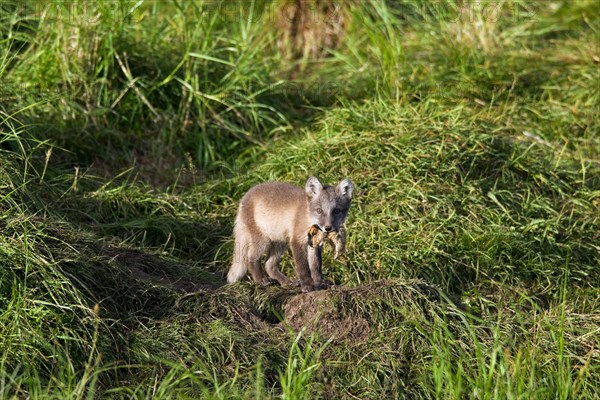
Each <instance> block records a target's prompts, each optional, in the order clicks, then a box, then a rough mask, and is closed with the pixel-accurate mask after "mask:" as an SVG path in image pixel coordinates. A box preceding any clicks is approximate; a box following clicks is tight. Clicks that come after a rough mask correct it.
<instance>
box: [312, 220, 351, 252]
mask: <svg viewBox="0 0 600 400" xmlns="http://www.w3.org/2000/svg"><path fill="white" fill-rule="evenodd" d="M325 242H328V243H330V244H331V245H332V246H333V247H334V248H335V255H334V256H333V259H334V260H337V258H338V257H339V255H340V254H342V255H344V254H346V228H344V226H343V225H342V226H340V230H339V231H331V232H325V231H322V230H321V229H319V227H318V226H317V225H313V226H311V227H310V229H309V230H308V244H309V245H310V246H312V247H322V246H323V243H325Z"/></svg>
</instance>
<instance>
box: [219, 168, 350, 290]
mask: <svg viewBox="0 0 600 400" xmlns="http://www.w3.org/2000/svg"><path fill="white" fill-rule="evenodd" d="M353 192H354V185H353V184H352V182H351V181H350V180H349V179H344V180H342V181H341V182H340V183H338V184H337V186H335V187H333V186H323V184H321V182H319V180H318V179H317V178H315V177H310V178H309V179H308V180H307V181H306V185H305V188H304V190H303V189H302V188H299V187H296V186H293V185H290V184H287V183H282V182H268V183H262V184H259V185H257V186H255V187H253V188H252V189H250V190H249V191H248V192H247V193H246V194H245V195H244V197H243V198H242V200H241V201H240V206H239V209H238V214H237V217H236V219H235V227H234V229H233V234H234V237H235V249H234V255H233V263H232V265H231V268H230V269H229V273H228V274H227V282H229V283H233V282H236V281H238V280H239V279H241V278H242V277H244V275H246V272H247V271H250V274H251V275H252V278H253V279H254V281H255V282H257V283H260V284H267V283H269V282H270V280H271V279H274V280H276V281H277V282H279V283H280V284H281V285H293V284H294V283H295V282H292V281H291V280H290V279H289V278H288V277H286V276H285V275H284V274H283V273H282V272H281V270H280V269H279V262H280V261H281V257H282V256H283V253H284V252H285V250H286V248H287V246H288V244H289V246H290V247H291V249H292V256H293V257H294V262H295V264H296V274H297V276H298V279H299V283H300V286H301V287H302V291H303V292H309V291H312V290H320V289H324V288H326V287H327V285H326V283H325V282H324V280H323V275H322V274H321V261H322V257H321V253H322V252H321V250H322V248H321V246H315V247H313V246H309V239H310V237H309V230H310V229H311V227H312V226H313V225H317V227H318V228H319V229H321V230H322V231H325V232H339V230H340V228H341V227H342V224H343V223H344V221H345V219H346V216H347V215H348V209H349V208H350V203H351V201H352V193H353ZM265 255H266V256H267V260H266V262H265V270H266V272H267V275H268V277H267V276H265V274H264V272H263V270H262V269H261V266H260V261H261V258H262V257H263V256H265ZM269 278H271V279H269Z"/></svg>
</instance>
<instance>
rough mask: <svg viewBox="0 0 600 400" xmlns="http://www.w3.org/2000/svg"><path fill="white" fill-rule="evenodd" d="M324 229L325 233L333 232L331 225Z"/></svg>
mask: <svg viewBox="0 0 600 400" xmlns="http://www.w3.org/2000/svg"><path fill="white" fill-rule="evenodd" d="M323 229H325V232H331V225H325V226H324V227H323Z"/></svg>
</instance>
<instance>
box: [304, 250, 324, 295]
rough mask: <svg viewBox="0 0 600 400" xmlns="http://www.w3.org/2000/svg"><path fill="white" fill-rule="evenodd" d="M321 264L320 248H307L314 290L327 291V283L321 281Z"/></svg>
mask: <svg viewBox="0 0 600 400" xmlns="http://www.w3.org/2000/svg"><path fill="white" fill-rule="evenodd" d="M322 263H323V250H322V247H321V246H318V247H310V246H309V247H308V265H309V266H310V276H311V278H312V283H313V287H314V290H322V289H327V283H325V281H324V280H323V274H322V273H321V266H322Z"/></svg>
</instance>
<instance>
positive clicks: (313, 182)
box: [305, 176, 323, 199]
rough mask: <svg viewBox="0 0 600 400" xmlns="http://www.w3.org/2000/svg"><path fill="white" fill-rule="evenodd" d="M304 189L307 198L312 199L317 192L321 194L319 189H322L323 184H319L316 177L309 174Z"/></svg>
mask: <svg viewBox="0 0 600 400" xmlns="http://www.w3.org/2000/svg"><path fill="white" fill-rule="evenodd" d="M305 189H306V195H307V196H308V198H309V199H312V198H314V197H317V196H318V195H319V194H321V191H322V190H323V185H322V184H321V182H319V180H318V179H317V178H315V177H314V176H311V177H310V178H308V180H307V181H306V186H305Z"/></svg>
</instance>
